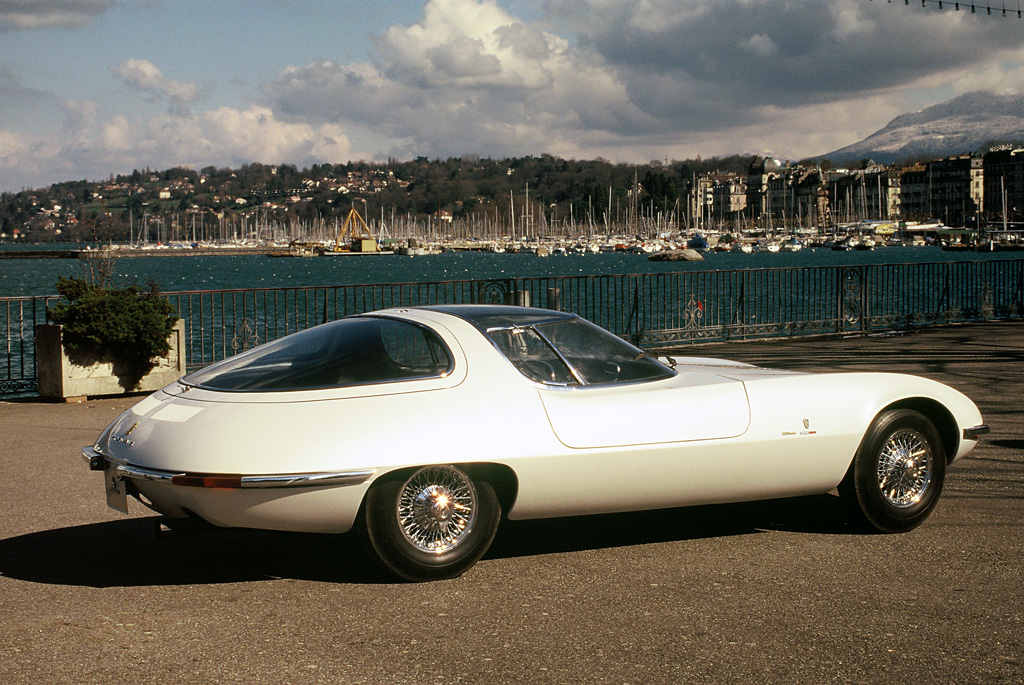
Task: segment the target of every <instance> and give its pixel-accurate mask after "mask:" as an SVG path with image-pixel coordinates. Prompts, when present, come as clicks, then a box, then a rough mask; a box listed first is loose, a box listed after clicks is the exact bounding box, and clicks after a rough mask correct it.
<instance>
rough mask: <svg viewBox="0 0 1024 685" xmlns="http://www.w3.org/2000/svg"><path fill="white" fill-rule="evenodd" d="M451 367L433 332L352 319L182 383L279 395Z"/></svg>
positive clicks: (395, 322)
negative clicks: (278, 393) (282, 392)
mask: <svg viewBox="0 0 1024 685" xmlns="http://www.w3.org/2000/svg"><path fill="white" fill-rule="evenodd" d="M451 368H452V357H451V354H450V352H449V351H448V348H447V347H446V346H445V344H444V343H443V342H442V341H441V339H440V338H439V337H438V336H437V334H435V333H434V332H433V331H431V330H429V329H427V328H424V327H422V326H419V325H417V324H413V323H409V322H406V321H398V320H395V319H388V318H383V317H352V318H347V319H341V320H339V321H334V322H331V323H327V324H323V325H321V326H316V327H314V328H309V329H307V330H305V331H301V332H299V333H294V334H292V335H289V336H286V337H284V338H281V339H279V340H275V341H273V342H269V343H267V344H265V345H261V346H260V347H257V348H255V349H253V350H249V351H248V352H243V353H242V354H239V355H237V356H234V357H231V358H230V359H225V360H224V361H222V362H219V363H217V364H214V365H212V366H208V367H206V368H205V369H201V370H199V371H196V372H194V373H191V374H189V375H187V376H185V378H183V379H182V381H183V382H184V383H186V384H188V385H195V386H198V387H202V388H208V389H211V390H235V391H248V392H269V391H275V392H280V391H284V390H311V389H317V388H335V387H343V386H348V385H360V384H365V383H381V382H387V381H398V380H411V379H417V378H430V377H437V376H443V375H445V374H446V373H448V372H450V370H451Z"/></svg>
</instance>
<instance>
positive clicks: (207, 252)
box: [0, 247, 289, 259]
mask: <svg viewBox="0 0 1024 685" xmlns="http://www.w3.org/2000/svg"><path fill="white" fill-rule="evenodd" d="M287 254H289V248H288V247H229V248H199V247H197V248H191V247H186V248H159V249H156V250H143V249H136V248H121V249H117V250H80V249H71V250H68V249H63V250H62V249H49V250H0V259H80V258H81V257H83V256H90V255H102V256H110V257H118V258H120V257H245V256H254V255H255V256H266V257H279V256H282V255H287Z"/></svg>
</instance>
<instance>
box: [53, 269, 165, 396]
mask: <svg viewBox="0 0 1024 685" xmlns="http://www.w3.org/2000/svg"><path fill="white" fill-rule="evenodd" d="M57 292H58V293H60V295H61V297H62V298H63V299H62V300H61V301H60V302H58V303H57V304H56V305H54V306H53V307H51V308H50V309H49V315H50V319H51V320H52V321H53V322H54V323H58V324H61V326H63V343H64V350H65V352H66V353H67V355H68V357H69V358H70V359H71V360H72V361H74V362H75V363H76V364H77V363H81V364H82V365H83V366H84V365H86V364H87V363H88V362H89V361H91V360H94V359H97V358H103V357H106V358H109V359H112V360H116V361H115V369H114V371H115V373H116V374H117V375H118V376H119V377H120V378H121V380H122V383H123V384H124V385H125V386H126V387H131V388H134V387H135V386H136V385H137V384H138V381H139V379H141V378H142V377H143V376H145V375H146V374H147V373H149V371H151V370H152V369H153V367H154V366H155V365H156V360H157V359H158V358H160V357H163V356H165V355H166V354H167V353H168V352H169V350H170V345H169V343H168V336H170V334H171V331H172V330H173V328H174V324H175V322H176V321H177V320H178V317H177V315H176V314H175V312H174V307H173V305H171V303H170V302H168V301H167V300H166V299H164V298H162V297H160V295H159V294H158V291H157V288H156V285H155V284H152V283H150V284H149V290H148V291H143V290H142V289H140V288H139V287H138V286H135V285H131V286H128V287H126V288H111V287H100V286H97V285H93V284H91V283H89V282H88V281H87V280H85V279H80V278H60V279H59V280H58V282H57Z"/></svg>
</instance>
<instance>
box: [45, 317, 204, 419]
mask: <svg viewBox="0 0 1024 685" xmlns="http://www.w3.org/2000/svg"><path fill="white" fill-rule="evenodd" d="M61 328H62V327H61V326H59V325H57V324H40V325H38V326H36V328H35V335H36V371H37V374H38V377H39V396H40V397H46V398H50V399H64V400H67V399H69V398H82V397H87V396H95V395H124V394H127V393H131V392H152V391H154V390H159V389H160V388H162V387H164V386H165V385H167V384H168V383H173V382H174V381H176V380H177V379H179V378H181V377H182V376H183V375H184V374H185V354H184V350H185V322H184V321H182V320H180V319H179V320H178V322H177V323H176V324H175V325H174V330H173V331H172V332H171V336H170V337H171V351H170V352H169V353H168V355H167V356H166V357H162V358H161V359H160V360H159V361H158V362H157V365H156V366H154V367H153V370H152V371H150V372H149V373H148V374H146V375H145V376H143V377H142V378H141V379H138V378H136V377H134V376H132V375H130V374H125V373H121V369H120V368H119V366H120V365H119V364H118V362H117V360H115V359H109V358H107V357H104V358H101V359H86V360H81V359H77V358H76V359H75V360H74V361H72V360H71V359H69V358H68V356H67V354H66V353H65V351H64V346H63V344H62V342H61ZM136 381H138V382H137V383H136Z"/></svg>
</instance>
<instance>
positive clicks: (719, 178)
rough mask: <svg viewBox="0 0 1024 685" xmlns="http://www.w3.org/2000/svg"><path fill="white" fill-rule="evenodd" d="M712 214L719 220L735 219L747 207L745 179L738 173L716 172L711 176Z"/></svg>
mask: <svg viewBox="0 0 1024 685" xmlns="http://www.w3.org/2000/svg"><path fill="white" fill-rule="evenodd" d="M713 182H714V184H713V186H712V207H713V212H714V214H713V216H714V217H715V219H716V220H717V221H719V222H730V221H735V220H736V219H737V218H739V217H740V216H742V215H743V214H744V212H745V211H746V209H747V179H746V177H744V176H740V175H738V174H717V175H715V176H714V177H713Z"/></svg>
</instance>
